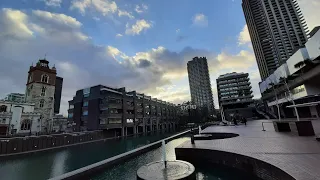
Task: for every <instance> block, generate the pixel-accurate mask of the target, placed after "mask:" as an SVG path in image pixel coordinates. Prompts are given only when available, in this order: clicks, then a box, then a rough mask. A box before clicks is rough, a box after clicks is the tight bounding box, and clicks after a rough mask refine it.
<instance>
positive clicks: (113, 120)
mask: <svg viewBox="0 0 320 180" xmlns="http://www.w3.org/2000/svg"><path fill="white" fill-rule="evenodd" d="M108 122H109V124H121V123H122V119H120V118H108Z"/></svg>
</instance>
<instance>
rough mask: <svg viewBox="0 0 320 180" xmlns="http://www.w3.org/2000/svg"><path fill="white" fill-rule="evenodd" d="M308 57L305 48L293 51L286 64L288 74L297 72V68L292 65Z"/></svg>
mask: <svg viewBox="0 0 320 180" xmlns="http://www.w3.org/2000/svg"><path fill="white" fill-rule="evenodd" d="M308 58H309V54H308V51H307V49H306V48H301V49H299V50H298V51H297V52H295V53H294V54H293V55H292V56H291V57H290V58H289V59H288V60H287V65H288V69H289V74H290V75H292V74H294V73H295V72H297V71H298V70H299V69H298V68H295V67H294V66H295V65H296V64H297V63H299V62H300V61H304V60H305V59H308Z"/></svg>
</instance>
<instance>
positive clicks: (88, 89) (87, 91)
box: [83, 88, 90, 97]
mask: <svg viewBox="0 0 320 180" xmlns="http://www.w3.org/2000/svg"><path fill="white" fill-rule="evenodd" d="M89 95H90V88H86V89H83V97H89Z"/></svg>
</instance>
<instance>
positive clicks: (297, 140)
mask: <svg viewBox="0 0 320 180" xmlns="http://www.w3.org/2000/svg"><path fill="white" fill-rule="evenodd" d="M262 122H264V129H265V130H266V131H262V125H261V123H262ZM312 123H313V125H314V129H315V133H316V134H319V133H320V120H316V121H312ZM202 132H205V133H210V132H211V133H212V132H227V133H236V134H239V136H238V137H234V138H229V139H218V140H196V141H195V144H191V142H190V141H188V142H185V143H183V144H182V145H180V146H178V147H177V148H199V149H211V150H218V151H225V152H231V153H236V154H240V155H245V156H249V157H252V158H255V159H259V160H262V161H264V162H267V163H269V164H271V165H274V166H276V167H278V168H280V169H281V170H283V171H285V172H286V173H288V174H289V175H291V176H292V177H293V178H295V179H297V180H315V179H319V180H320V143H319V142H318V141H317V140H316V138H315V137H313V136H311V137H299V136H296V135H293V134H292V133H281V132H275V130H274V127H273V124H272V121H270V120H258V121H249V122H248V123H247V126H244V125H240V126H210V127H207V128H206V129H204V130H203V131H202ZM213 153H214V152H213Z"/></svg>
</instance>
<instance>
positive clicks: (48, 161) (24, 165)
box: [0, 133, 173, 180]
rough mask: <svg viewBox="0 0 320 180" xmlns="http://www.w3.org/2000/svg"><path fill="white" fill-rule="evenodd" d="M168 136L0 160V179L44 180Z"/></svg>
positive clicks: (132, 139)
mask: <svg viewBox="0 0 320 180" xmlns="http://www.w3.org/2000/svg"><path fill="white" fill-rule="evenodd" d="M171 135H173V133H165V134H154V135H149V136H140V137H136V138H133V137H132V138H127V139H123V140H120V139H119V140H108V141H106V142H100V143H89V144H84V145H78V146H73V147H69V148H66V149H60V150H56V151H48V152H40V153H36V154H30V155H26V156H22V157H13V158H10V159H0V180H45V179H48V178H52V177H55V176H58V175H61V174H64V173H66V172H70V171H73V170H76V169H79V168H82V167H84V166H88V165H90V164H93V163H96V162H99V161H102V160H104V159H107V158H110V157H113V156H116V155H118V154H121V153H124V152H127V151H130V150H132V149H135V148H138V147H141V146H144V145H146V144H149V143H151V142H155V141H157V140H160V139H163V138H165V137H169V136H171Z"/></svg>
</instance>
